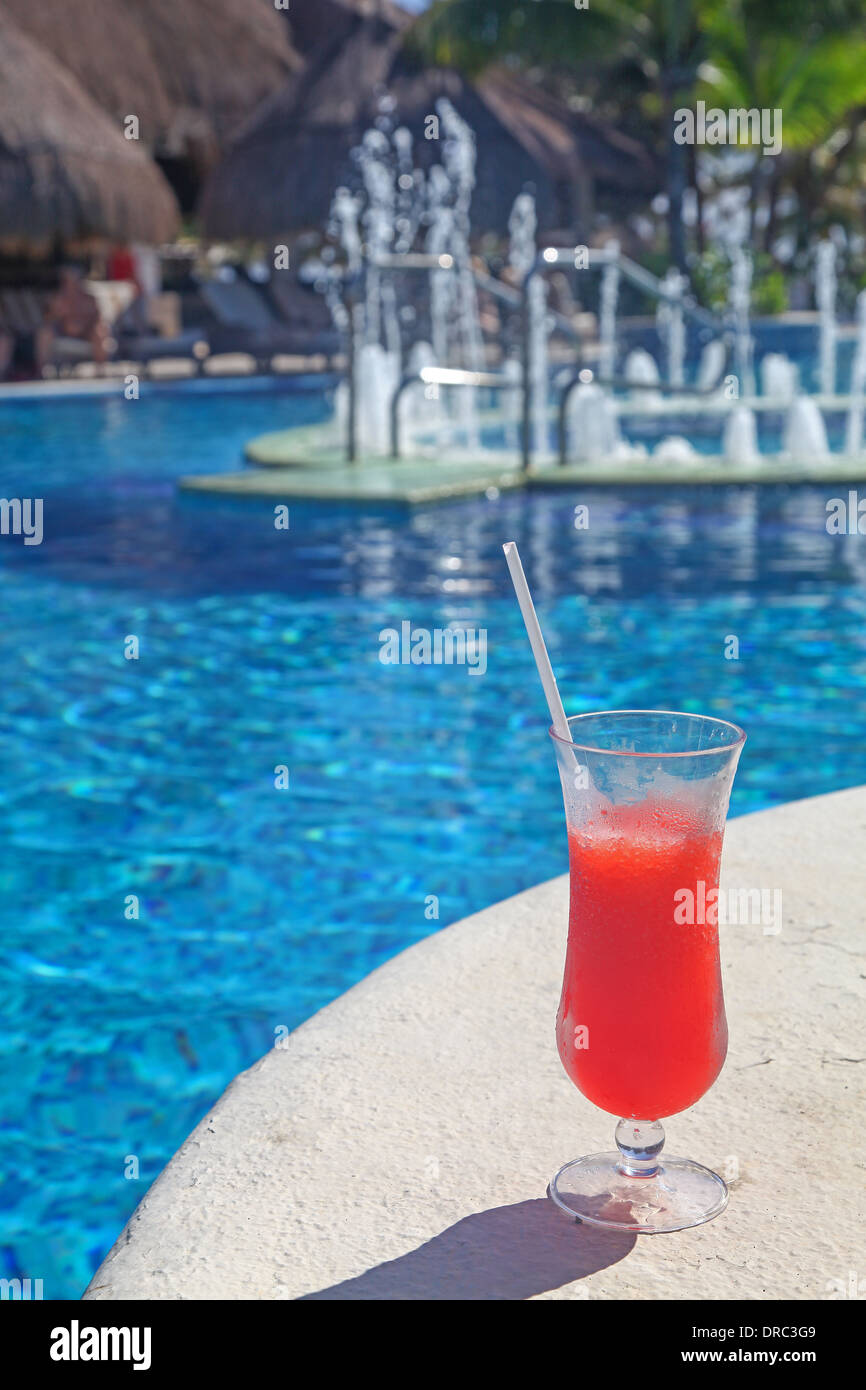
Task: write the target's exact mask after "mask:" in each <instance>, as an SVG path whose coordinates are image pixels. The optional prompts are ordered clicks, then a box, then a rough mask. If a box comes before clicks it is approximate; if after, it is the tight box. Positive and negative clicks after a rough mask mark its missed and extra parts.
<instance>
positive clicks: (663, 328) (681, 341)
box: [656, 266, 686, 386]
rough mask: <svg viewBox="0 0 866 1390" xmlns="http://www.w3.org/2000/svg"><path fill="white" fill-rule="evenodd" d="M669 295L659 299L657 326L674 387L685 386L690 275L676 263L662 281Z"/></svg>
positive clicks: (663, 287)
mask: <svg viewBox="0 0 866 1390" xmlns="http://www.w3.org/2000/svg"><path fill="white" fill-rule="evenodd" d="M662 289H663V290H664V291H665V292H666V296H670V297H669V298H668V297H665V298H662V299H660V300H659V302H658V307H657V309H656V327H657V329H658V335H659V338H660V340H661V343H662V345H663V347H664V349H665V354H666V356H667V365H668V381H669V383H670V385H671V386H682V385H683V384H684V382H685V379H686V378H685V361H686V325H685V316H684V314H683V296H684V294H685V289H686V278H685V276H684V275H681V274H680V272H679V271H678V270H677V269H676V267H675V266H671V268H670V270H669V271H668V272H667V274H666V275H665V277H664V279H663V281H662Z"/></svg>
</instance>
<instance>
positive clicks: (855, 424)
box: [845, 290, 866, 458]
mask: <svg viewBox="0 0 866 1390" xmlns="http://www.w3.org/2000/svg"><path fill="white" fill-rule="evenodd" d="M864 394H866V290H861V291H860V293H859V294H858V296H857V346H856V348H855V350H854V362H853V365H852V367H851V404H850V406H849V408H848V423H847V427H846V430H845V452H846V453H847V454H850V455H851V456H852V457H854V458H857V457H859V455H860V454H861V453H862V452H863V398H864Z"/></svg>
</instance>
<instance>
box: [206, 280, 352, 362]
mask: <svg viewBox="0 0 866 1390" xmlns="http://www.w3.org/2000/svg"><path fill="white" fill-rule="evenodd" d="M199 293H200V295H201V298H202V300H203V302H204V304H205V305H206V307H207V308H208V310H209V311H210V313H211V314H212V315H213V318H214V320H215V326H214V328H212V329H211V332H210V337H211V345H212V347H213V350H214V351H215V352H248V353H250V354H251V355H252V356H253V357H255V358H256V360H257V362H258V363H259V366H260V367H261V368H262V369H264V370H267V368H268V366H269V365H270V360H271V358H272V357H275V356H276V355H277V354H279V353H287V354H292V355H297V356H311V355H313V354H318V353H323V354H324V355H325V356H333V355H334V354H335V353H337V352H338V351H339V350H340V339H339V334H337V333H336V332H329V333H321V332H315V331H311V330H310V329H308V328H307V327H306V325H304V324H298V325H297V326H295V325H293V324H290V323H286V322H284V321H283V320H282V319H281V318H280V317H279V316H278V314H277V312H276V309H275V308H274V307H272V306H271V304H269V302H268V300H267V298H266V297H265V295H264V294H263V293H262V292H261V290H259V289H258V288H257V287H256V286H255V285H253V284H252V283H251V282H250V281H249V280H244V279H241V278H238V279H235V280H202V281H200V282H199Z"/></svg>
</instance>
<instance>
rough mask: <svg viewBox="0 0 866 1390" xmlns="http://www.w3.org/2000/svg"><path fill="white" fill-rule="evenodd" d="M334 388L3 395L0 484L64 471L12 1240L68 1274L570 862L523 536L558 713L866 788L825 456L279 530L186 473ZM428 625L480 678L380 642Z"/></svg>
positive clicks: (31, 686) (57, 497)
mask: <svg viewBox="0 0 866 1390" xmlns="http://www.w3.org/2000/svg"><path fill="white" fill-rule="evenodd" d="M309 385H310V386H311V388H312V385H313V384H312V383H310V384H309ZM327 409H328V405H327V401H326V398H325V395H324V393H323V392H322V391H321V390H320V389H318V387H316V388H315V389H306V390H305V389H297V388H296V389H292V390H289V389H288V388H287V387H285V386H283V387H281V388H280V389H258V390H239V389H238V390H232V389H228V388H226V387H225V386H223V387H221V388H220V390H219V391H212V392H202V391H198V390H195V389H188V388H174V389H171V390H169V389H165V390H158V389H152V390H147V391H145V392H144V393H143V395H142V398H141V400H140V401H136V402H127V401H124V400H122V399H119V398H117V397H110V398H97V399H87V400H80V399H78V400H61V401H38V402H37V401H30V400H27V401H4V402H2V403H0V494H2V495H3V496H6V497H11V496H41V497H43V498H44V499H45V504H44V505H45V538H44V542H43V544H42V545H41V546H32V547H24V546H23V545H22V543H21V540H20V539H19V538H16V537H13V536H4V537H0V588H2V597H3V626H2V637H3V650H4V657H5V660H4V680H3V683H2V686H0V720H2V748H3V755H4V756H3V765H4V776H3V779H2V783H0V818H2V838H0V873H2V882H3V890H4V891H3V948H4V949H3V958H2V966H0V981H2V985H0V988H2V1000H3V1003H2V1010H3V1020H4V1028H3V1033H2V1042H0V1046H2V1049H3V1053H4V1056H3V1062H4V1065H3V1068H2V1076H3V1080H2V1083H0V1084H2V1096H0V1101H2V1104H0V1133H2V1147H3V1153H4V1161H3V1181H2V1184H0V1204H2V1208H3V1210H2V1241H0V1244H2V1248H3V1252H4V1254H3V1259H4V1268H3V1270H2V1274H3V1275H4V1276H6V1277H15V1276H22V1277H26V1276H30V1277H31V1278H42V1279H43V1281H44V1293H45V1297H77V1296H78V1295H79V1294H80V1293H81V1291H82V1289H83V1287H84V1285H85V1284H86V1282H87V1280H88V1278H89V1277H90V1275H91V1273H92V1271H93V1269H94V1268H95V1266H96V1264H97V1263H98V1262H99V1260H100V1258H101V1257H102V1256H103V1255H104V1253H105V1252H106V1250H107V1249H108V1247H109V1246H110V1244H111V1243H112V1242H113V1240H114V1239H115V1238H116V1236H117V1234H118V1232H119V1230H120V1228H121V1225H122V1223H123V1221H124V1220H125V1219H126V1217H127V1216H128V1215H129V1214H130V1212H131V1211H132V1209H133V1207H134V1206H135V1204H136V1203H137V1202H138V1200H139V1199H140V1198H141V1196H142V1195H143V1193H144V1191H145V1190H146V1188H147V1186H148V1185H149V1183H150V1182H152V1181H153V1179H154V1178H155V1176H156V1175H157V1173H158V1172H159V1170H160V1168H161V1167H162V1166H163V1165H164V1163H165V1162H166V1160H167V1159H168V1158H169V1156H170V1155H171V1153H172V1152H173V1151H174V1149H175V1148H176V1147H177V1146H178V1144H179V1143H180V1142H181V1141H182V1140H183V1139H184V1137H185V1136H186V1134H187V1133H188V1132H189V1131H190V1129H191V1128H192V1127H193V1126H194V1124H195V1123H196V1122H197V1121H198V1119H199V1118H200V1117H201V1116H202V1114H203V1113H204V1112H205V1111H206V1110H207V1109H208V1107H209V1106H210V1105H211V1104H212V1102H213V1100H214V1099H215V1098H216V1096H217V1095H218V1094H219V1092H220V1091H221V1090H222V1088H223V1087H224V1086H225V1085H226V1083H227V1082H228V1081H229V1080H230V1079H231V1077H233V1076H234V1075H235V1074H236V1073H237V1072H238V1071H239V1070H241V1068H243V1067H245V1066H247V1065H249V1064H250V1063H251V1062H253V1061H254V1060H255V1059H256V1058H257V1057H258V1056H260V1055H261V1054H262V1053H263V1052H264V1051H265V1050H266V1049H267V1048H268V1047H269V1046H271V1045H273V1041H274V1037H275V1030H277V1029H279V1028H281V1027H293V1026H295V1025H297V1024H298V1023H300V1022H301V1021H302V1020H303V1019H304V1018H306V1017H308V1016H309V1015H310V1014H311V1013H312V1012H313V1011H314V1010H315V1009H317V1008H319V1007H321V1005H323V1004H325V1003H327V1002H328V1001H329V1000H330V999H332V998H334V997H335V995H337V994H339V993H340V992H341V991H343V990H344V989H346V988H347V987H348V986H349V985H350V984H352V983H353V982H354V981H356V980H358V979H359V978H360V977H361V976H363V975H365V974H366V973H367V972H368V971H370V970H371V969H373V968H374V967H375V966H376V965H378V964H379V963H380V962H382V961H383V960H385V959H387V958H388V957H389V956H391V955H393V954H394V953H395V952H396V951H398V950H400V949H402V948H403V947H404V946H406V945H408V944H410V943H411V942H413V941H415V940H418V939H419V938H421V937H423V936H425V935H426V934H428V933H429V932H430V931H431V930H435V929H436V928H438V927H441V926H443V925H445V924H446V923H448V922H451V921H454V920H455V919H457V918H459V917H461V916H464V915H465V914H466V913H468V912H471V911H474V910H475V909H477V908H481V907H483V906H485V905H486V904H488V903H491V902H493V901H495V900H497V899H499V898H502V897H505V896H507V895H508V894H511V893H514V892H517V891H518V890H520V889H522V888H525V887H527V886H529V885H530V884H533V883H536V882H538V881H540V880H542V879H544V878H546V877H548V876H550V875H552V874H556V873H558V872H561V871H564V869H565V867H566V849H565V836H564V831H563V825H562V815H561V809H560V792H559V786H558V779H557V775H556V769H555V765H554V759H553V755H552V752H551V750H550V748H549V747H548V746H547V745H548V739H547V735H546V731H545V730H546V722H545V718H544V708H543V705H542V702H541V697H540V694H539V689H538V681H537V677H536V675H535V671H534V668H533V666H532V661H531V656H530V653H529V650H528V647H527V643H526V639H525V635H524V633H523V631H522V627H521V623H520V618H519V614H518V612H517V609H516V605H515V603H514V599H513V596H512V594H511V592H510V585H509V580H508V576H507V572H506V570H505V565H504V562H503V559H502V554H501V549H500V546H501V542H502V540H503V539H508V538H513V539H515V540H517V541H518V542H519V544H520V548H521V553H522V555H523V558H524V563H525V565H526V569H527V573H528V575H529V578H530V582H531V583H532V585H533V589H534V592H535V595H536V598H537V601H538V606H539V611H540V614H541V617H542V621H543V623H544V626H545V630H546V633H547V635H548V639H549V643H550V646H551V650H552V655H553V658H554V663H555V665H556V667H557V672H558V675H559V678H560V688H561V690H562V693H563V698H564V701H565V703H566V706H567V708H569V709H570V710H580V709H588V708H591V707H594V706H595V707H598V706H605V707H607V706H616V705H618V706H644V707H647V706H650V707H651V706H668V707H673V708H679V709H703V710H706V711H707V712H709V713H713V714H717V715H722V716H724V717H730V718H734V719H735V720H737V721H738V722H741V723H742V724H743V725H744V726H745V727H746V729H747V731H748V734H749V742H748V743H747V745H746V750H745V753H744V755H743V758H742V760H741V764H740V770H739V773H738V778H737V786H736V790H735V794H734V802H733V808H732V809H733V811H734V813H742V812H744V811H747V810H751V809H755V808H758V807H761V806H768V805H770V804H773V803H776V802H781V801H785V800H788V799H791V798H794V797H801V796H811V795H814V794H816V793H819V792H824V791H830V790H833V789H835V788H838V787H845V786H850V785H854V784H856V783H860V782H864V781H866V700H864V695H866V621H864V619H866V538H863V537H858V536H854V537H849V536H838V537H837V536H829V535H828V534H827V532H826V528H825V502H826V500H827V497H828V496H831V495H834V492H833V489H832V487H831V488H829V489H820V488H811V487H806V488H803V487H773V488H764V489H757V488H742V487H737V488H729V489H724V488H706V489H704V488H700V489H698V488H696V489H693V490H691V491H686V490H670V491H668V490H661V489H656V490H653V489H641V488H632V489H619V490H617V491H615V492H613V491H608V490H604V489H584V490H582V491H578V490H575V492H573V493H572V492H568V493H562V492H558V491H557V492H549V493H543V492H535V493H532V494H510V495H509V494H503V495H502V496H499V497H491V498H486V497H485V498H480V499H472V500H468V501H460V502H455V503H451V504H448V505H444V506H437V507H431V508H425V509H419V510H408V509H404V508H402V507H377V506H368V507H363V508H359V507H351V506H334V505H327V506H323V505H318V504H316V505H314V504H296V505H292V507H291V516H290V528H289V530H288V531H277V530H275V528H274V524H273V523H274V517H273V506H272V504H268V503H265V502H261V503H260V502H244V503H237V502H232V501H228V500H225V499H218V498H215V499H208V498H204V497H193V496H191V495H179V494H178V493H177V492H176V491H175V487H174V479H175V478H176V477H177V476H178V475H180V474H182V473H188V472H193V471H199V472H205V471H207V472H215V471H218V470H223V469H224V470H230V469H233V468H236V467H237V465H238V458H239V455H240V450H241V446H242V444H243V443H244V441H245V440H246V439H247V438H249V437H250V436H251V435H254V434H256V433H260V432H262V431H265V430H270V429H278V428H281V427H282V426H285V425H288V424H293V423H303V422H312V421H315V420H317V419H321V418H323V417H324V415H325V414H326V413H327ZM577 504H584V505H587V506H588V507H589V516H590V524H589V529H588V530H582V531H581V530H576V529H575V527H574V524H573V520H574V507H575V506H576V505H577ZM406 620H408V621H410V622H411V623H412V625H413V626H414V627H426V628H428V629H434V628H444V627H447V626H448V625H449V624H454V625H458V626H463V627H472V628H476V629H479V628H481V629H485V630H486V632H487V670H486V673H485V675H484V676H483V677H480V676H472V675H470V674H469V670H468V669H467V668H466V667H465V666H464V667H460V666H432V665H431V666H413V665H411V664H410V665H396V666H388V665H383V664H382V662H381V661H380V660H379V650H380V642H379V633H380V631H381V630H382V629H384V628H388V627H394V628H397V629H399V628H400V625H401V623H402V622H403V621H406ZM131 635H132V636H136V637H138V639H139V642H140V658H139V660H137V661H128V660H126V659H125V657H124V641H125V638H127V637H128V636H131ZM732 635H734V636H737V637H738V639H739V646H740V655H739V660H737V661H733V660H726V659H725V655H724V653H725V646H726V639H727V638H728V637H730V636H732ZM280 765H285V766H286V767H287V768H288V769H289V780H290V785H289V789H288V790H287V791H282V790H277V789H276V788H275V785H274V781H275V776H274V773H275V768H276V767H278V766H280ZM131 895H135V896H137V897H138V898H139V900H140V916H139V917H138V919H135V918H134V917H128V916H127V915H125V914H126V913H127V912H128V911H129V902H128V900H129V899H130V896H131ZM431 897H436V898H438V900H439V918H438V920H429V919H428V917H427V916H426V915H425V908H426V905H427V901H428V899H429V898H431ZM562 929H563V931H564V923H563V924H562ZM552 1027H553V1021H552V1020H551V1028H552ZM132 1160H136V1161H137V1176H135V1174H136V1163H135V1162H133V1161H132ZM125 1173H128V1174H130V1176H125Z"/></svg>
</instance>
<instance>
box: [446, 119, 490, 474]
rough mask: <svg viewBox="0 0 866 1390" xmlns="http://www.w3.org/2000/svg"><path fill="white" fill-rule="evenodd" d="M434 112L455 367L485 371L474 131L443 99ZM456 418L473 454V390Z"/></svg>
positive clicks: (476, 434)
mask: <svg viewBox="0 0 866 1390" xmlns="http://www.w3.org/2000/svg"><path fill="white" fill-rule="evenodd" d="M436 110H437V112H438V115H439V121H440V124H441V127H442V132H443V134H444V136H445V140H444V143H443V146H442V167H443V168H444V170H445V172H446V174H447V175H448V178H449V180H450V183H451V187H452V189H453V206H454V220H453V245H452V248H451V255H452V256H453V259H454V265H455V271H454V280H455V282H456V306H455V307H456V315H455V321H456V330H457V355H458V359H459V360H458V363H457V365H459V366H462V367H465V368H467V369H468V370H469V371H474V372H481V371H483V370H484V365H485V363H484V340H483V338H482V335H481V321H480V317H479V313H478V295H477V294H476V291H475V279H474V276H473V273H472V252H471V248H470V235H471V225H470V220H469V208H470V205H471V203H472V194H473V191H474V189H475V160H476V147H475V133H474V131H473V130H472V128H471V127H470V126H469V125H467V123H466V121H464V120H463V117H462V116H460V115H459V114H458V112H457V111H456V110H455V108H454V107H453V106H452V104H451V102H450V101H448V99H447V98H446V97H441V98H440V99H439V101H437V103H436ZM455 397H456V401H455V404H456V412H457V418H458V419H459V421H460V424H461V427H462V430H463V433H464V438H465V443H466V448H467V449H468V450H470V452H472V453H477V452H478V449H479V447H480V443H481V440H480V431H479V424H478V403H477V392H476V390H475V388H474V387H466V386H463V387H460V388H459V389H458V390H457V391H456V392H455Z"/></svg>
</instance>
